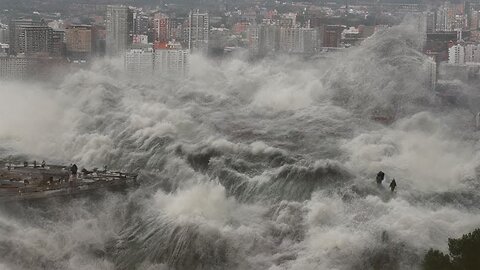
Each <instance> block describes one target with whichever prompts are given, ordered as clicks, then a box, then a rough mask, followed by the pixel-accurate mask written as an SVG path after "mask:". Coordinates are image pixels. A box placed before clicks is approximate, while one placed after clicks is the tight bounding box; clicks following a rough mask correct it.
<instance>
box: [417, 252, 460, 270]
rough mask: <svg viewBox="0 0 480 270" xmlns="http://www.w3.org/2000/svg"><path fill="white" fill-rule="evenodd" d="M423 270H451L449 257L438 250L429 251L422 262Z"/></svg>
mask: <svg viewBox="0 0 480 270" xmlns="http://www.w3.org/2000/svg"><path fill="white" fill-rule="evenodd" d="M422 267H423V269H424V270H453V267H452V263H451V262H450V257H449V256H448V255H447V254H443V253H442V252H440V251H439V250H434V249H430V250H429V251H428V252H427V254H426V255H425V258H424V259H423V262H422Z"/></svg>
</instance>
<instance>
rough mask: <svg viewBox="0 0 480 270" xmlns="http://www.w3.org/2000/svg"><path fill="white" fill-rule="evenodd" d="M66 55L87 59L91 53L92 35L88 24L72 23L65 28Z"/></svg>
mask: <svg viewBox="0 0 480 270" xmlns="http://www.w3.org/2000/svg"><path fill="white" fill-rule="evenodd" d="M65 35H66V37H65V38H66V47H67V56H68V57H70V58H73V59H77V60H87V59H88V58H90V57H91V55H92V53H93V47H94V46H93V45H94V40H93V35H92V26H90V25H72V26H70V27H68V28H67V29H66V30H65Z"/></svg>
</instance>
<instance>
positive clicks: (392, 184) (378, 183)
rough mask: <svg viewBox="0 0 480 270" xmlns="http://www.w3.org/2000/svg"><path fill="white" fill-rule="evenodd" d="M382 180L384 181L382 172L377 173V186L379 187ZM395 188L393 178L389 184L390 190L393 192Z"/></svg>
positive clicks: (395, 183) (395, 184)
mask: <svg viewBox="0 0 480 270" xmlns="http://www.w3.org/2000/svg"><path fill="white" fill-rule="evenodd" d="M384 179H385V173H384V172H382V171H379V172H378V173H377V185H381V184H382V182H383V180H384ZM396 187H397V182H396V181H395V178H393V179H392V182H390V190H391V191H392V192H393V191H395V188H396Z"/></svg>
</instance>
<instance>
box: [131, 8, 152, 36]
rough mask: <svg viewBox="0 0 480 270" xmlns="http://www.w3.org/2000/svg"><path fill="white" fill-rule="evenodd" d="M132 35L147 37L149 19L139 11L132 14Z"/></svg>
mask: <svg viewBox="0 0 480 270" xmlns="http://www.w3.org/2000/svg"><path fill="white" fill-rule="evenodd" d="M132 16H133V34H134V35H147V34H148V26H149V23H150V19H149V18H148V16H146V15H144V14H143V13H142V12H140V11H138V10H137V11H135V12H133V15H132Z"/></svg>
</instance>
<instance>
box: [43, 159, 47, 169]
mask: <svg viewBox="0 0 480 270" xmlns="http://www.w3.org/2000/svg"><path fill="white" fill-rule="evenodd" d="M46 165H47V163H46V162H45V160H43V161H42V168H45V166H46Z"/></svg>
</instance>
